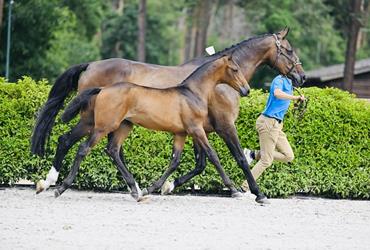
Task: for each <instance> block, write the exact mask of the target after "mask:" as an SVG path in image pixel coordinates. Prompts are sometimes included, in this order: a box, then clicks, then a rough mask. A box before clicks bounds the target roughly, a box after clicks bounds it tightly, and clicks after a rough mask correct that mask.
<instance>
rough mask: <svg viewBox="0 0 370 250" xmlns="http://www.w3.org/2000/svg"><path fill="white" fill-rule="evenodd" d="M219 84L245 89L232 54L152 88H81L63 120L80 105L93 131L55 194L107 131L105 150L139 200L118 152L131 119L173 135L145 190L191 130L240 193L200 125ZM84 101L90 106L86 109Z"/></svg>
mask: <svg viewBox="0 0 370 250" xmlns="http://www.w3.org/2000/svg"><path fill="white" fill-rule="evenodd" d="M220 83H226V84H228V85H229V86H230V87H232V88H233V89H235V90H236V91H238V92H239V93H240V94H241V95H247V94H248V93H249V89H250V88H249V85H248V82H247V81H246V79H245V78H244V76H243V74H242V72H241V70H240V68H239V66H238V65H237V64H236V63H235V62H234V61H233V59H232V57H231V56H221V57H220V58H218V59H215V60H213V61H211V62H208V63H206V64H204V65H202V66H201V67H199V68H198V69H197V70H195V71H194V72H193V73H192V74H191V75H190V76H189V77H188V78H187V79H185V80H184V81H183V82H182V83H181V84H180V85H178V86H176V87H170V88H166V89H155V88H150V87H144V86H139V85H135V84H132V83H128V82H123V83H117V84H114V85H113V86H110V87H106V88H94V89H90V90H87V91H85V92H83V93H82V94H81V95H80V96H78V97H76V98H75V99H74V100H73V101H72V102H71V104H70V105H69V106H68V107H67V108H66V111H65V113H64V114H63V119H64V120H67V121H68V120H70V119H71V118H73V116H74V115H76V110H80V109H81V108H82V107H83V106H85V110H86V111H85V112H87V113H88V114H84V115H83V116H82V119H81V122H82V123H87V124H91V121H90V119H85V120H84V119H83V117H92V116H93V117H94V122H93V125H92V126H91V125H90V126H91V128H90V129H91V131H92V132H91V134H90V136H89V138H88V140H87V141H86V142H84V143H82V144H81V145H80V148H79V150H78V152H77V155H76V158H75V162H74V165H73V167H72V169H71V172H70V174H69V176H68V177H67V178H66V179H65V180H64V182H63V184H62V185H61V186H59V187H58V188H57V189H56V191H55V194H56V196H59V195H60V194H62V193H63V192H64V191H65V190H66V189H67V188H68V187H69V186H70V185H71V184H72V182H73V179H74V178H75V176H76V174H77V171H78V168H79V165H80V163H81V161H82V159H83V158H84V157H85V156H86V155H87V154H88V153H89V152H90V150H91V148H92V147H94V146H95V145H96V144H97V143H98V142H99V141H100V140H101V139H102V138H103V137H105V136H106V135H108V134H110V133H112V134H111V136H110V137H111V138H110V143H109V146H108V154H109V155H110V156H111V157H112V159H113V161H114V162H115V163H116V165H117V167H118V169H119V170H120V172H121V173H122V176H123V178H124V180H125V181H126V183H127V185H128V186H129V188H130V189H131V195H132V196H133V197H134V198H135V199H136V200H140V199H141V198H142V196H143V192H142V191H141V189H140V188H139V185H138V184H137V182H136V181H135V180H134V178H133V176H132V174H131V173H130V172H129V171H128V169H127V167H126V166H125V164H124V162H123V161H122V160H121V158H120V155H119V152H120V147H121V145H122V143H123V141H124V140H125V139H126V138H127V136H128V134H129V133H130V131H131V129H132V126H133V124H137V125H140V126H143V127H145V128H148V129H153V130H160V131H167V132H171V133H173V135H174V142H173V154H172V160H171V163H170V167H169V168H168V169H167V171H166V172H165V173H164V175H163V176H162V177H161V178H160V179H159V180H158V181H157V182H156V183H154V185H153V186H151V187H150V188H149V190H147V191H146V193H148V192H152V191H154V190H155V189H158V188H160V187H162V185H163V183H164V181H165V180H166V179H167V178H168V176H169V175H170V174H171V173H172V172H173V171H174V170H175V169H176V168H177V167H178V165H179V163H180V155H181V153H182V151H183V148H184V144H185V139H186V136H187V135H190V136H192V138H193V140H194V141H195V142H197V144H198V145H199V146H200V147H201V148H202V150H204V151H205V153H206V155H207V157H208V158H209V160H210V161H211V162H212V163H213V164H214V165H215V167H216V169H217V171H218V172H219V174H220V175H221V178H222V180H223V182H224V184H225V185H226V186H227V187H228V188H229V189H230V190H231V193H232V195H239V192H238V191H237V189H236V188H235V187H234V185H233V184H232V182H231V180H230V179H229V177H228V176H227V175H226V174H225V172H224V170H223V168H222V166H221V164H220V161H219V159H218V156H217V154H216V152H215V151H214V150H213V149H212V147H211V145H210V144H209V142H208V139H207V135H206V132H205V130H204V125H205V124H207V123H209V121H208V104H209V101H210V98H213V97H214V91H215V87H216V85H217V84H220ZM95 95H97V96H96V99H95V101H93V100H91V99H92V97H93V96H95ZM86 104H88V105H90V107H89V108H86ZM88 105H87V106H88Z"/></svg>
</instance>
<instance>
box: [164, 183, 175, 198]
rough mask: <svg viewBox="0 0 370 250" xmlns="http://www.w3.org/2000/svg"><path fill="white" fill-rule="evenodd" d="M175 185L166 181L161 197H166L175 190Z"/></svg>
mask: <svg viewBox="0 0 370 250" xmlns="http://www.w3.org/2000/svg"><path fill="white" fill-rule="evenodd" d="M174 188H175V185H174V183H173V182H169V181H166V182H165V183H164V184H163V186H162V188H161V195H166V194H169V193H171V192H172V190H174Z"/></svg>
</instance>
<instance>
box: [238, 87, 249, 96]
mask: <svg viewBox="0 0 370 250" xmlns="http://www.w3.org/2000/svg"><path fill="white" fill-rule="evenodd" d="M249 92H250V89H249V88H248V89H247V88H244V87H241V88H240V89H239V94H240V96H247V95H249Z"/></svg>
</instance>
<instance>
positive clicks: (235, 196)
mask: <svg viewBox="0 0 370 250" xmlns="http://www.w3.org/2000/svg"><path fill="white" fill-rule="evenodd" d="M231 197H232V198H241V197H243V194H242V193H240V192H234V193H232V194H231Z"/></svg>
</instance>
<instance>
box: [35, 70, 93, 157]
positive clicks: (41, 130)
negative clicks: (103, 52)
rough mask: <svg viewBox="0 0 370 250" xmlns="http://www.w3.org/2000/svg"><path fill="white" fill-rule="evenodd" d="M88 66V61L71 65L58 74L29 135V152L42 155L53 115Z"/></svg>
mask: <svg viewBox="0 0 370 250" xmlns="http://www.w3.org/2000/svg"><path fill="white" fill-rule="evenodd" d="M88 66H89V64H88V63H84V64H79V65H75V66H72V67H71V68H69V69H68V70H66V71H65V72H64V73H63V74H62V75H60V76H59V77H58V78H57V80H56V82H55V84H54V85H53V87H52V88H51V90H50V93H49V97H48V100H47V102H46V103H45V105H44V106H43V107H42V108H41V109H40V111H39V114H38V116H37V120H36V124H35V127H34V129H33V133H32V137H31V152H32V153H33V154H36V155H40V156H42V155H44V153H45V143H46V140H47V139H48V137H49V135H50V132H51V129H52V128H53V126H54V122H55V117H56V116H57V114H58V112H59V110H60V109H61V108H62V107H63V103H64V100H65V99H66V98H67V96H68V94H69V93H70V92H72V91H73V90H76V89H77V86H78V80H79V78H80V74H81V72H82V71H85V70H86V68H87V67H88Z"/></svg>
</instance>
